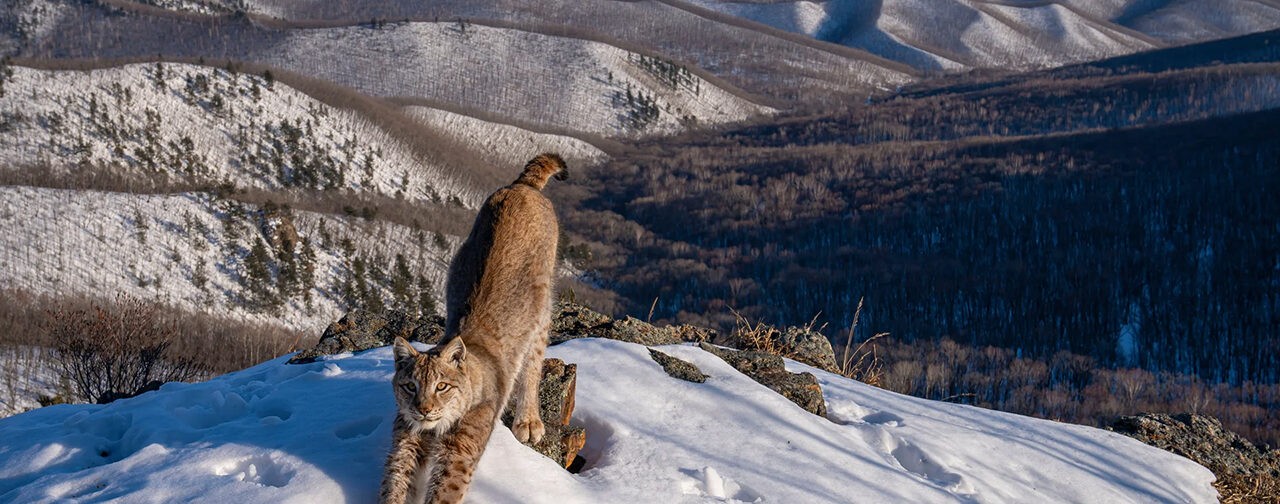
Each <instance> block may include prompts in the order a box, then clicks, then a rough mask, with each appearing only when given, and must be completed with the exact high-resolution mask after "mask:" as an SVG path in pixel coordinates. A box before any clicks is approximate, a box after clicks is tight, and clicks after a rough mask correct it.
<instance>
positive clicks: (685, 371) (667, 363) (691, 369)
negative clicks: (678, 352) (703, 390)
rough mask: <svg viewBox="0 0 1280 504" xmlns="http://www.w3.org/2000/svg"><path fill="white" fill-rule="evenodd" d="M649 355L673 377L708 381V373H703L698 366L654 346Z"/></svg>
mask: <svg viewBox="0 0 1280 504" xmlns="http://www.w3.org/2000/svg"><path fill="white" fill-rule="evenodd" d="M649 357H652V358H653V360H654V361H655V362H657V363H658V365H659V366H662V370H663V371H666V372H667V374H668V375H670V376H671V377H672V378H676V379H679V380H684V381H688V382H694V383H703V382H705V381H707V375H705V374H703V373H702V370H701V369H698V366H695V365H693V364H692V363H689V362H685V361H683V360H680V359H677V358H675V357H672V356H670V355H667V354H664V353H662V352H659V351H657V350H654V349H652V348H650V349H649Z"/></svg>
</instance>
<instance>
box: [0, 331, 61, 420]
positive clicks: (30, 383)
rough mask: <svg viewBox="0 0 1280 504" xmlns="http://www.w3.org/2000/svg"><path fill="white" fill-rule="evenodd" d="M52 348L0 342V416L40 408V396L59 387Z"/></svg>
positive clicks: (57, 389)
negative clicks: (2, 343) (0, 343)
mask: <svg viewBox="0 0 1280 504" xmlns="http://www.w3.org/2000/svg"><path fill="white" fill-rule="evenodd" d="M51 354H52V350H50V349H48V348H44V347H39V346H32V345H0V418H4V417H7V416H9V415H14V414H17V413H22V412H23V411H27V410H30V409H35V408H39V407H40V398H41V397H42V396H43V397H53V396H55V395H57V394H58V392H59V389H60V388H61V383H59V382H60V379H59V373H58V370H57V368H56V367H55V366H54V363H53V360H52V358H51V357H52V355H51Z"/></svg>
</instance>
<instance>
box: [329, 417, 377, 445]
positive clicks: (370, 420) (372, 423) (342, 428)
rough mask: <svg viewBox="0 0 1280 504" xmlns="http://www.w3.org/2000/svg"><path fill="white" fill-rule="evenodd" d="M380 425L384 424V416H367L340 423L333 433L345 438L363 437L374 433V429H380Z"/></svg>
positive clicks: (339, 437)
mask: <svg viewBox="0 0 1280 504" xmlns="http://www.w3.org/2000/svg"><path fill="white" fill-rule="evenodd" d="M379 425H382V417H380V416H367V417H364V418H361V419H359V420H352V421H350V422H346V423H344V424H342V425H339V426H338V428H336V429H334V430H333V435H334V436H337V437H338V439H343V440H346V439H353V438H361V437H365V436H368V435H369V434H372V433H373V431H375V430H377V429H378V426H379Z"/></svg>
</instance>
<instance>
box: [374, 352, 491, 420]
mask: <svg viewBox="0 0 1280 504" xmlns="http://www.w3.org/2000/svg"><path fill="white" fill-rule="evenodd" d="M395 354H396V374H395V378H393V379H392V380H391V384H392V386H394V387H395V394H396V407H397V409H399V411H400V416H401V417H402V418H404V419H405V420H406V421H408V422H409V424H410V425H411V426H413V428H414V430H417V431H434V432H444V431H447V430H449V429H450V428H452V427H453V425H454V424H455V423H457V421H458V419H459V418H461V417H462V415H463V413H465V412H466V410H467V408H468V407H469V406H470V404H469V401H468V399H469V398H468V397H467V396H468V391H469V390H470V384H471V383H470V380H469V379H468V377H467V375H466V374H465V373H464V372H463V367H462V364H463V361H464V360H465V358H466V346H465V345H464V344H463V343H462V340H461V339H458V338H454V339H453V341H450V342H449V343H447V344H444V345H440V346H437V347H435V348H433V349H431V350H428V351H426V352H418V351H417V350H416V349H414V348H413V346H411V345H409V343H408V342H406V341H404V340H403V339H399V338H397V339H396V346H395Z"/></svg>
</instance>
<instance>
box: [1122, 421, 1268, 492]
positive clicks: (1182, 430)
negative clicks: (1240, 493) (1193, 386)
mask: <svg viewBox="0 0 1280 504" xmlns="http://www.w3.org/2000/svg"><path fill="white" fill-rule="evenodd" d="M1111 430H1113V431H1116V432H1119V433H1121V434H1124V435H1126V436H1129V437H1132V438H1135V439H1137V440H1139V441H1142V442H1144V443H1147V444H1149V445H1152V446H1155V447H1157V448H1160V449H1162V450H1165V451H1168V452H1172V453H1175V454H1178V455H1181V456H1183V457H1186V458H1189V459H1191V460H1194V461H1196V463H1198V464H1200V465H1202V466H1205V467H1208V468H1209V469H1210V470H1213V471H1214V472H1215V473H1216V472H1218V469H1215V468H1220V469H1221V470H1222V471H1224V472H1227V473H1235V474H1257V473H1270V474H1272V475H1273V476H1278V477H1280V458H1278V457H1280V454H1277V452H1276V451H1275V450H1264V449H1263V448H1262V447H1259V446H1257V445H1254V444H1253V443H1251V442H1249V440H1247V439H1245V438H1242V437H1240V435H1239V434H1236V433H1234V432H1231V431H1229V430H1227V429H1226V428H1225V427H1223V426H1222V422H1219V421H1218V419H1216V418H1213V417H1210V416H1204V415H1193V414H1186V413H1184V414H1181V415H1166V414H1155V413H1143V414H1140V415H1134V416H1125V417H1120V418H1119V419H1117V420H1116V421H1115V422H1113V423H1112V424H1111Z"/></svg>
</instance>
